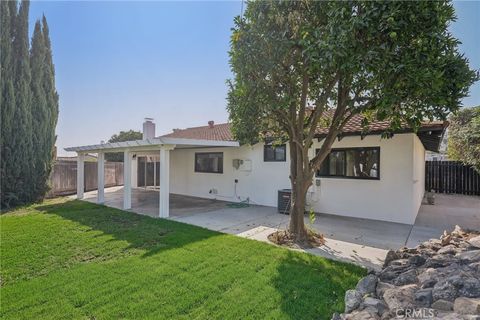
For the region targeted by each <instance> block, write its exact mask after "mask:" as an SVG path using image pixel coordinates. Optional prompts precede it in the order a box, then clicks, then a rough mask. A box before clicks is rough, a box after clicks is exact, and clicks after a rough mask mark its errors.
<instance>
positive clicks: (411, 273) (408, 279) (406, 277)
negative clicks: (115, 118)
mask: <svg viewBox="0 0 480 320" xmlns="http://www.w3.org/2000/svg"><path fill="white" fill-rule="evenodd" d="M416 281H417V272H416V271H415V269H410V270H408V271H406V272H404V273H402V274H400V275H399V276H398V277H397V278H396V279H395V280H393V283H394V284H395V285H396V286H403V285H406V284H411V283H414V282H416Z"/></svg>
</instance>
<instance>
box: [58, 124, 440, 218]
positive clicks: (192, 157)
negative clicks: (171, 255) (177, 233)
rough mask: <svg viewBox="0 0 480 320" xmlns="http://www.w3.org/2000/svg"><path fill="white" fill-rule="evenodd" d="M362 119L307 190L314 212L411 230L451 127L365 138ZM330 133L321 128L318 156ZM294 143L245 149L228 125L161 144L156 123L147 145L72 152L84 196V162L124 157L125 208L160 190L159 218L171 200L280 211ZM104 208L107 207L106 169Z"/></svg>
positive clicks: (377, 129)
mask: <svg viewBox="0 0 480 320" xmlns="http://www.w3.org/2000/svg"><path fill="white" fill-rule="evenodd" d="M361 121H362V118H361V116H357V117H354V118H352V119H351V120H350V121H349V123H348V124H347V125H346V126H345V129H344V132H343V134H342V135H341V136H339V137H338V139H337V140H336V141H335V143H334V145H333V148H332V152H331V153H330V155H329V157H328V158H327V161H325V162H324V164H323V165H322V168H321V169H320V170H319V171H318V172H317V174H316V177H315V178H314V181H313V185H312V187H311V188H310V189H309V191H308V195H307V203H308V206H309V207H310V208H311V209H313V210H314V211H315V212H321V213H328V214H334V215H342V216H350V217H357V218H368V219H376V220H384V221H391V222H399V223H408V224H412V223H413V222H414V221H415V218H416V215H417V213H418V210H419V208H420V204H421V202H422V198H423V195H424V189H425V188H424V179H425V178H424V177H425V152H426V150H430V151H436V150H438V148H439V144H440V141H441V138H442V135H443V133H444V130H445V127H446V123H445V122H440V121H436V122H426V123H424V124H423V125H422V126H421V128H420V129H419V130H418V131H417V132H416V133H414V132H413V131H412V130H410V129H408V128H404V129H402V130H400V131H399V132H397V133H395V134H394V135H393V136H392V137H391V138H389V139H382V138H381V133H382V132H384V131H385V129H386V128H388V123H387V122H382V121H377V122H374V123H372V124H371V125H370V127H369V131H368V134H362V127H361ZM325 133H326V130H325V129H322V128H318V130H317V133H316V140H315V141H314V144H313V146H312V148H311V150H310V156H311V157H313V156H314V154H315V150H316V149H317V148H319V147H320V145H321V141H322V138H323V137H324V135H325ZM288 148H289V147H288V144H287V145H282V146H273V145H270V144H268V143H258V144H256V145H253V146H251V145H240V144H239V143H238V142H237V141H235V139H234V138H233V136H232V133H231V131H230V125H229V124H228V123H223V124H215V123H214V122H213V121H209V122H208V125H206V126H201V127H195V128H187V129H175V130H174V131H173V132H171V133H169V134H166V135H163V136H160V137H155V125H154V123H153V122H152V120H151V119H147V120H146V122H145V123H144V137H143V140H138V141H128V142H119V143H106V144H100V145H89V146H80V147H71V148H66V149H65V150H67V151H75V152H77V153H78V162H77V163H78V170H77V172H78V178H77V179H78V189H77V195H78V197H79V198H82V197H83V176H82V175H83V172H82V170H83V157H84V155H85V154H86V153H92V152H93V153H98V159H99V163H103V162H102V161H101V160H102V159H103V158H104V153H105V152H119V151H123V152H124V162H125V172H124V174H125V186H124V196H123V197H124V199H123V207H124V208H125V209H130V208H131V188H132V187H133V188H139V187H147V186H154V187H158V186H159V193H160V197H159V216H160V217H168V215H169V194H170V193H174V194H180V195H188V196H195V197H202V198H215V199H219V200H226V201H232V202H238V201H249V202H250V203H253V204H258V205H264V206H276V205H277V200H278V190H281V189H285V188H289V187H290V180H289V157H288V154H289V153H288ZM98 170H99V181H100V184H99V191H98V201H99V202H103V201H104V190H103V183H102V181H103V178H102V177H103V166H102V165H99V166H98Z"/></svg>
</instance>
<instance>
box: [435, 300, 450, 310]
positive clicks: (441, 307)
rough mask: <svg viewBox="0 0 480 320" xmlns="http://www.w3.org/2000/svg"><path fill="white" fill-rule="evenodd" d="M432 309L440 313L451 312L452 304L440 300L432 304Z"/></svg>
mask: <svg viewBox="0 0 480 320" xmlns="http://www.w3.org/2000/svg"><path fill="white" fill-rule="evenodd" d="M432 308H433V309H436V310H442V311H451V310H453V302H451V301H447V300H443V299H440V300H437V301H435V302H434V303H432Z"/></svg>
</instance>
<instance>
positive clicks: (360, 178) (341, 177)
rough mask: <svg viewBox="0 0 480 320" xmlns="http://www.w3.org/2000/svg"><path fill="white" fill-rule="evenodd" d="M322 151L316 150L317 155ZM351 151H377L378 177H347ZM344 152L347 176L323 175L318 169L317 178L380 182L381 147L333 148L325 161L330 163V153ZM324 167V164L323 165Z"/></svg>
mask: <svg viewBox="0 0 480 320" xmlns="http://www.w3.org/2000/svg"><path fill="white" fill-rule="evenodd" d="M319 150H320V149H315V154H317V153H318V151H319ZM351 150H355V151H369V150H377V152H378V169H377V170H378V177H354V176H347V175H346V172H347V161H346V159H347V151H351ZM338 151H339V152H344V153H345V161H344V165H343V170H344V172H345V175H330V174H328V175H321V174H320V169H318V170H317V171H316V172H315V177H317V178H336V179H354V180H380V177H381V171H380V167H381V166H380V163H381V156H380V147H379V146H377V147H346V148H332V149H331V150H330V152H329V153H328V156H327V157H326V158H325V160H323V161H328V159H329V157H330V153H331V152H338ZM322 165H323V163H322Z"/></svg>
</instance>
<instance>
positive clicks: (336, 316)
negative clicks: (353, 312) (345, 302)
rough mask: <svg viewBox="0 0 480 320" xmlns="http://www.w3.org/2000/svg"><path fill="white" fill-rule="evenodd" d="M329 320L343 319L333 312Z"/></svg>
mask: <svg viewBox="0 0 480 320" xmlns="http://www.w3.org/2000/svg"><path fill="white" fill-rule="evenodd" d="M330 320H343V317H342V316H340V315H339V314H338V313H337V312H335V313H334V314H333V315H332V319H330Z"/></svg>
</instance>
